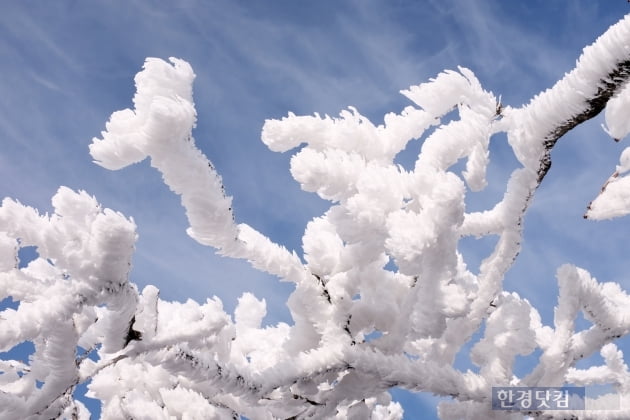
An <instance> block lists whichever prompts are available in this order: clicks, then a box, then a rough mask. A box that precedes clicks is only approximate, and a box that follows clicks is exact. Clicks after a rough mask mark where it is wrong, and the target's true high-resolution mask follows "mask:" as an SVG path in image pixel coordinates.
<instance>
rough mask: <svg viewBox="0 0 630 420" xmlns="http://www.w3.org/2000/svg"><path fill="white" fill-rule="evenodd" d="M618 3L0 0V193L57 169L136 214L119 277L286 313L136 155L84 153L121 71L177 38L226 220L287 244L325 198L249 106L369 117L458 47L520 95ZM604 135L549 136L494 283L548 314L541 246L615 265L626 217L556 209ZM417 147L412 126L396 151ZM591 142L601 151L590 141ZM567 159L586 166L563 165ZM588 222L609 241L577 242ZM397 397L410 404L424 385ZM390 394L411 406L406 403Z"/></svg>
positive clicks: (122, 91)
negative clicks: (550, 150)
mask: <svg viewBox="0 0 630 420" xmlns="http://www.w3.org/2000/svg"><path fill="white" fill-rule="evenodd" d="M609 3H610V4H609ZM612 3H614V4H612ZM627 9H628V7H627V4H626V3H625V2H623V1H610V2H607V4H606V6H603V5H598V3H596V2H590V1H586V0H580V1H574V2H571V3H570V4H565V5H563V7H560V6H558V5H557V4H551V3H549V2H544V1H533V2H508V3H506V2H499V1H467V2H459V1H454V0H449V1H436V0H431V1H426V2H416V1H397V2H387V3H384V2H376V1H350V2H341V3H340V2H332V1H329V2H327V1H322V2H292V1H274V2H256V3H242V2H231V1H218V2H211V3H205V2H197V1H183V2H177V3H173V2H163V3H157V4H156V3H151V4H149V3H148V2H129V3H128V4H125V6H124V7H114V6H112V5H111V4H110V3H109V2H104V1H97V2H93V3H91V4H90V5H89V6H88V5H86V4H84V3H81V2H73V1H59V2H54V3H52V2H49V3H41V2H40V3H38V5H37V7H33V6H32V5H31V6H29V4H27V3H26V2H22V3H17V2H14V3H12V4H11V5H10V6H5V7H4V8H3V13H2V16H0V54H1V55H2V57H3V60H2V61H1V62H0V74H2V80H0V88H1V90H2V95H0V145H1V146H2V149H1V152H0V195H2V196H11V197H15V198H17V199H19V200H20V201H22V202H24V203H25V204H29V205H33V206H36V207H38V208H40V209H42V210H43V211H49V210H50V203H49V200H50V197H51V196H52V195H53V194H54V192H55V191H56V189H57V187H58V186H59V185H67V186H69V187H71V188H73V189H85V190H87V191H88V192H89V193H91V194H94V195H96V197H97V199H98V200H99V201H100V202H102V203H103V204H104V205H105V206H107V207H111V208H114V209H116V210H120V211H122V212H123V213H125V214H126V215H128V216H132V217H134V219H135V220H136V223H137V224H138V229H139V233H140V238H139V242H138V246H137V253H136V255H135V259H134V270H133V272H132V280H133V281H135V282H137V283H138V284H139V285H140V286H143V285H145V284H155V285H157V286H158V287H159V288H160V289H161V291H162V297H163V298H165V299H178V300H185V299H186V298H188V297H192V298H194V299H197V300H205V298H206V297H209V296H212V295H214V294H216V295H218V296H220V297H221V298H222V299H223V302H224V305H225V306H226V308H227V309H228V310H232V309H233V307H234V304H235V302H236V299H237V297H238V296H239V295H240V294H241V293H242V292H244V291H246V290H252V291H253V292H254V293H255V294H256V295H257V296H258V297H265V298H266V299H267V300H268V309H269V312H270V315H269V317H268V321H269V322H277V321H279V320H285V321H288V318H289V316H288V312H287V310H286V308H285V307H284V304H283V302H284V301H285V299H286V296H287V295H288V293H290V291H291V287H290V286H289V285H283V284H278V282H277V281H276V280H275V279H273V278H270V277H269V276H267V275H265V274H261V273H257V272H255V271H254V270H253V269H251V268H250V267H249V266H248V265H247V264H246V263H244V262H240V261H229V260H226V259H223V258H220V257H217V256H215V255H214V253H213V251H212V250H211V249H208V248H204V247H202V246H200V245H198V244H196V243H194V242H193V241H192V240H191V239H190V238H188V237H187V236H186V234H185V227H186V220H185V217H184V214H183V211H182V209H181V207H180V205H179V202H178V199H177V197H174V196H173V195H172V193H170V191H168V189H167V188H166V187H165V186H163V185H162V183H161V181H160V178H159V175H158V174H157V173H155V171H154V170H153V169H151V168H150V167H149V165H148V163H147V162H143V163H141V164H138V165H135V166H134V167H132V168H127V169H124V170H122V171H117V172H110V171H106V170H104V169H102V168H100V167H98V166H96V165H94V164H92V163H91V162H90V160H91V158H90V157H89V154H88V145H89V143H90V141H91V138H92V137H94V136H99V133H100V131H101V130H103V128H104V124H105V122H106V121H107V119H108V118H109V115H110V114H111V113H112V112H113V111H115V110H118V109H122V108H125V107H130V106H131V98H132V96H133V92H134V86H133V76H134V74H135V73H136V72H138V71H139V70H140V68H141V66H142V63H143V61H144V58H145V57H147V56H157V57H160V58H168V57H169V56H176V57H180V58H183V59H185V60H187V61H189V62H190V63H191V64H192V65H193V68H194V70H195V72H196V74H197V79H196V82H195V93H194V95H195V102H196V104H197V111H198V125H197V129H196V131H195V133H194V136H195V138H196V141H197V144H198V145H199V147H200V148H201V149H202V150H203V151H204V153H205V154H206V155H207V156H208V157H209V158H210V160H211V161H212V162H213V163H214V164H215V166H216V167H217V169H218V171H219V173H220V174H221V175H222V176H223V177H224V181H225V186H226V190H227V193H228V194H229V195H232V196H233V197H234V209H235V214H236V218H237V221H239V222H245V223H249V224H251V225H253V226H254V227H255V228H256V229H257V230H259V231H261V232H263V233H265V234H267V235H269V236H270V237H271V238H272V239H273V240H274V241H276V242H278V243H282V244H285V245H286V246H287V247H288V248H289V249H295V250H296V251H297V252H298V253H300V246H301V234H302V231H303V228H304V226H305V223H306V222H307V221H308V220H310V219H311V218H312V217H315V216H317V215H319V214H321V213H322V212H323V211H325V209H326V208H327V204H326V203H324V202H322V201H321V200H320V199H318V198H317V197H315V196H314V195H313V194H308V193H305V192H302V191H301V190H300V189H299V185H297V184H296V182H295V181H294V180H293V179H292V178H291V177H290V174H289V172H288V168H289V157H290V156H289V155H288V154H277V153H272V152H270V151H268V150H267V149H266V148H265V146H264V145H263V144H262V143H261V142H260V130H261V128H262V124H263V123H264V120H265V119H266V118H280V117H282V116H283V115H286V113H287V112H288V111H293V112H296V113H298V114H300V113H302V114H312V113H313V112H319V113H321V114H326V113H327V114H331V115H333V116H334V115H336V114H337V113H338V112H339V111H340V110H342V109H344V108H346V107H347V106H356V107H357V109H358V110H359V111H360V112H362V113H364V114H365V115H366V116H368V117H369V118H370V119H372V121H373V122H374V123H377V124H378V123H381V122H382V117H383V115H384V114H385V113H387V112H400V110H401V109H402V108H403V107H404V106H407V105H409V103H408V102H407V101H406V99H405V98H404V97H402V95H400V94H399V93H398V91H399V90H401V89H406V88H408V87H409V86H410V85H412V84H418V83H421V82H423V81H425V80H426V79H427V78H429V77H433V76H435V75H436V74H437V73H438V72H439V71H441V70H442V69H444V68H455V67H456V66H457V65H463V66H466V67H469V68H471V69H472V70H473V71H474V72H475V73H476V74H477V76H478V77H479V79H480V80H481V81H482V83H483V84H484V86H485V88H486V89H488V90H492V91H493V92H494V93H495V94H497V95H498V94H502V95H503V99H504V102H505V103H506V104H507V105H513V106H520V105H521V104H523V103H525V102H527V101H528V100H529V98H531V97H532V96H533V95H534V94H536V93H538V92H539V91H541V90H544V89H546V88H548V87H550V86H551V84H553V82H555V81H556V80H557V79H558V78H560V77H562V75H563V74H564V73H565V72H566V71H569V70H570V69H571V67H572V66H573V65H574V62H575V59H576V58H577V57H578V55H579V52H580V51H581V49H582V47H584V46H585V45H587V44H588V43H590V42H592V41H593V40H594V39H595V37H597V36H598V35H599V34H601V33H602V32H603V31H604V30H605V29H606V27H608V26H609V25H610V24H612V23H614V22H616V21H617V20H618V19H619V18H621V17H622V16H623V14H624V13H626V12H628V11H629V10H627ZM607 140H608V139H606V136H605V134H604V133H603V132H602V131H601V130H600V129H599V127H598V126H597V123H596V122H595V123H592V124H590V125H589V126H588V127H583V128H580V129H579V130H576V132H575V133H572V134H571V135H570V136H567V138H566V139H562V140H561V142H560V143H559V145H558V148H559V149H560V150H559V151H558V153H556V154H554V166H553V169H552V170H551V172H550V173H549V176H548V178H547V179H546V180H545V182H544V183H543V185H542V186H541V188H540V190H539V191H538V198H537V199H536V200H535V201H534V205H533V207H532V208H531V210H530V212H529V218H528V219H526V221H525V234H526V242H525V247H524V249H523V252H522V255H521V256H520V258H519V260H517V263H516V265H515V267H514V269H513V270H512V271H511V272H510V273H509V274H508V278H507V279H506V287H508V288H509V289H510V290H516V291H518V292H519V293H521V294H524V295H526V296H527V297H528V298H529V299H530V300H532V303H533V304H534V305H535V306H537V307H539V308H540V307H545V308H547V309H545V310H544V311H543V319H544V322H546V323H551V322H552V316H553V314H552V313H551V308H552V307H553V305H554V304H555V297H554V296H555V293H556V292H555V290H556V289H555V288H556V286H555V279H554V277H553V276H554V273H555V270H556V268H557V263H558V262H560V263H563V262H572V263H577V264H579V263H580V261H572V260H571V259H570V258H572V257H571V255H572V253H577V254H579V255H586V256H587V257H588V256H589V254H590V257H589V258H588V259H587V260H588V262H589V263H591V264H593V265H591V266H586V267H585V268H587V269H589V270H592V271H593V272H594V274H597V272H598V271H601V272H602V273H605V274H606V275H610V276H611V277H612V278H606V277H605V276H603V275H602V277H601V278H600V280H602V281H607V280H613V279H614V280H619V279H620V278H622V269H623V268H624V267H623V264H621V265H617V266H616V267H617V268H615V269H613V268H610V266H609V265H610V264H608V263H609V262H610V263H612V262H613V260H614V258H613V257H615V258H617V257H622V255H621V251H620V250H619V249H616V248H615V246H614V242H615V241H617V240H618V239H621V237H620V236H622V232H624V229H625V226H626V225H625V223H626V222H625V221H624V220H623V219H622V221H621V222H618V223H617V224H615V223H601V224H597V225H596V226H597V228H593V223H590V224H589V222H588V221H583V220H582V219H581V217H579V216H580V215H579V214H578V213H579V212H576V211H574V210H571V211H569V210H568V209H574V208H575V206H580V210H579V211H582V210H583V206H584V205H585V201H586V203H587V202H588V199H587V198H585V197H587V196H588V197H590V198H594V197H593V196H592V194H596V193H597V188H598V187H597V185H601V181H603V180H605V178H606V177H607V176H609V175H610V173H609V172H610V171H611V170H612V169H613V168H614V164H615V160H616V159H617V156H618V152H619V151H620V150H621V149H619V147H617V148H615V147H614V146H613V145H610V144H609V143H607ZM493 141H495V142H497V145H496V146H494V147H493V152H495V153H497V155H496V156H501V159H495V160H492V163H491V169H490V170H491V173H493V174H496V176H498V177H500V178H501V179H505V178H506V176H507V175H506V174H507V173H508V171H509V170H511V169H512V167H513V166H512V165H513V164H514V160H513V159H511V158H510V156H509V151H508V152H505V154H502V153H503V151H504V150H505V149H506V147H505V145H504V144H499V142H504V141H505V140H504V139H501V138H497V139H496V140H493ZM569 142H572V143H570V144H567V145H565V144H564V143H569ZM419 147H420V145H419V143H418V142H412V143H411V145H410V147H409V148H408V150H407V151H406V153H409V154H413V153H417V151H418V149H419ZM602 150H604V151H605V152H606V154H607V155H612V156H613V157H612V158H610V159H603V158H599V157H598V158H596V159H593V158H592V156H596V155H597V154H598V152H601V151H602ZM560 152H562V153H560ZM492 157H493V156H491V158H492ZM410 160H411V161H412V160H413V159H412V157H411V158H410ZM611 162H612V165H613V166H610V165H611ZM578 163H580V164H584V165H585V170H586V169H587V167H588V169H589V171H590V170H592V171H593V172H594V173H596V174H597V175H595V178H593V177H591V176H589V175H586V174H585V175H582V173H581V172H580V171H576V169H575V165H576V164H578ZM576 174H577V175H578V176H576ZM600 175H601V176H600ZM597 176H600V178H597ZM503 189H504V185H502V184H500V183H493V182H492V180H490V186H489V191H488V192H487V195H484V196H481V197H482V198H481V199H480V202H483V203H485V204H486V205H487V207H490V206H492V205H493V204H494V202H493V199H495V198H496V197H499V196H500V195H501V194H502V192H503ZM568 192H570V193H571V194H568ZM475 205H479V203H475ZM562 209H567V211H566V212H563V211H561V210H562ZM560 228H562V229H560ZM599 228H601V231H598V229H599ZM551 230H554V231H557V232H558V235H559V239H558V241H557V242H551V241H550V240H549V238H548V232H549V231H551ZM567 230H568V233H563V232H566V231H567ZM597 232H599V233H597ZM593 235H600V236H598V237H596V238H600V239H599V240H601V238H604V237H609V238H615V241H609V242H610V244H605V245H601V246H600V245H598V246H594V245H593V244H594V243H596V242H597V241H595V240H593V238H594V236H593ZM607 235H608V236H607ZM589 239H590V241H589ZM530 242H531V244H532V245H531V246H530V245H528V243H530ZM584 243H586V245H578V244H584ZM597 243H599V242H597ZM602 243H603V242H602ZM483 247H488V244H486V245H483ZM483 247H481V246H478V247H477V248H475V244H474V243H471V244H470V249H468V250H463V251H464V253H465V254H466V255H470V256H471V259H474V260H475V261H476V262H477V264H476V265H477V266H478V262H479V261H480V259H481V258H482V257H483V253H482V252H479V248H483ZM545 247H547V248H548V249H549V251H547V252H546V251H545V250H544V249H545ZM617 248H618V247H617ZM598 252H599V253H601V254H597V253H598ZM597 255H602V256H603V255H607V257H606V258H604V257H601V258H599V261H606V264H608V265H607V266H605V267H604V264H603V263H601V262H600V263H598V258H597ZM474 266H475V264H471V269H473V270H474ZM550 290H551V291H552V292H550ZM401 398H407V397H405V396H401ZM412 400H413V401H416V403H417V404H418V406H417V407H425V408H426V406H431V405H432V404H434V402H435V401H433V400H430V401H429V400H427V401H424V403H421V402H418V401H423V400H420V399H413V398H412ZM427 402H428V403H429V404H426V403H427ZM407 404H408V411H410V412H411V413H413V412H414V410H415V413H418V410H421V408H417V407H416V408H414V405H413V404H414V403H413V402H412V401H407ZM424 415H425V416H426V415H428V414H426V413H425V414H424ZM425 418H426V417H425Z"/></svg>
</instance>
